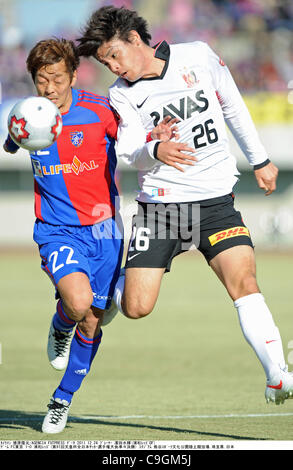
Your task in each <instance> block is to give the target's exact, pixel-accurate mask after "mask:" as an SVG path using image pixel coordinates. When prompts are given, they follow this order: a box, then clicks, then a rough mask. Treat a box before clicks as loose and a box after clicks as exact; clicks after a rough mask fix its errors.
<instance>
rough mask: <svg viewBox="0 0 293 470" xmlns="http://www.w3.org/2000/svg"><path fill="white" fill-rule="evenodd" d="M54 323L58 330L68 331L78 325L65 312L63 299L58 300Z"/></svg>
mask: <svg viewBox="0 0 293 470" xmlns="http://www.w3.org/2000/svg"><path fill="white" fill-rule="evenodd" d="M53 325H54V328H55V329H56V330H60V331H66V332H69V331H72V330H73V328H74V327H75V325H76V322H75V321H74V320H71V318H69V317H68V316H67V315H66V313H65V312H64V308H63V306H62V301H61V299H60V300H58V302H57V311H56V313H55V315H54V316H53Z"/></svg>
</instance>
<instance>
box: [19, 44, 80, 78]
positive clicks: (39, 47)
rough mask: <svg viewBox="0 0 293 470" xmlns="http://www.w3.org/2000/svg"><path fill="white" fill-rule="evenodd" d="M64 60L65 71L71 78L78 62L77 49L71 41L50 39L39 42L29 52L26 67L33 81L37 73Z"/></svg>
mask: <svg viewBox="0 0 293 470" xmlns="http://www.w3.org/2000/svg"><path fill="white" fill-rule="evenodd" d="M62 59H63V60H64V62H65V65H66V69H67V71H68V73H69V75H70V78H72V77H73V73H74V72H75V70H77V68H78V66H79V62H80V58H79V55H78V53H77V48H76V46H75V44H74V42H73V41H70V40H68V39H63V38H61V39H59V38H55V37H53V38H50V39H43V40H41V41H39V42H38V43H37V44H36V45H35V46H34V47H33V48H32V49H31V51H30V52H29V55H28V57H27V60H26V67H27V70H28V72H30V74H31V76H32V79H33V81H35V77H36V73H37V71H38V70H39V69H40V68H41V67H44V66H46V65H49V64H50V65H51V64H55V63H57V62H60V61H61V60H62Z"/></svg>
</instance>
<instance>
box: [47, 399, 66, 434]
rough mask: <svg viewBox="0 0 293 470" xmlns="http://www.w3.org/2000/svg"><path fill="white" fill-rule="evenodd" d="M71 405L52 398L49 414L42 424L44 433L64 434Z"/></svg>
mask: <svg viewBox="0 0 293 470" xmlns="http://www.w3.org/2000/svg"><path fill="white" fill-rule="evenodd" d="M70 405H71V404H70V403H68V401H66V400H60V399H59V398H51V400H50V403H49V405H48V413H47V414H46V416H45V418H44V421H43V424H42V432H44V433H47V434H57V433H59V432H62V431H63V429H64V428H65V426H66V423H67V417H68V411H69V408H70Z"/></svg>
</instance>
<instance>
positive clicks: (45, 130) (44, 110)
mask: <svg viewBox="0 0 293 470" xmlns="http://www.w3.org/2000/svg"><path fill="white" fill-rule="evenodd" d="M8 131H9V134H10V137H11V138H12V140H13V141H14V142H15V143H16V144H17V145H19V147H22V148H24V149H26V150H29V151H34V150H42V149H44V148H46V147H49V146H50V145H52V144H53V143H54V142H55V141H56V140H57V138H58V137H59V135H60V133H61V131H62V117H61V113H60V111H59V109H58V108H57V106H56V105H55V104H54V103H53V102H52V101H50V100H49V99H48V98H44V97H41V96H30V97H28V98H24V99H22V100H20V101H18V102H17V103H16V104H15V105H14V106H13V108H12V110H11V111H10V113H9V116H8Z"/></svg>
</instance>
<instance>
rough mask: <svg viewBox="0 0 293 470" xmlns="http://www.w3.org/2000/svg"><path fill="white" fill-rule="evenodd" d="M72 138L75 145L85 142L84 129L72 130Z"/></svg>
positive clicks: (78, 145)
mask: <svg viewBox="0 0 293 470" xmlns="http://www.w3.org/2000/svg"><path fill="white" fill-rule="evenodd" d="M70 140H71V143H72V145H74V147H80V146H81V144H82V143H83V132H82V131H75V132H70Z"/></svg>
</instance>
